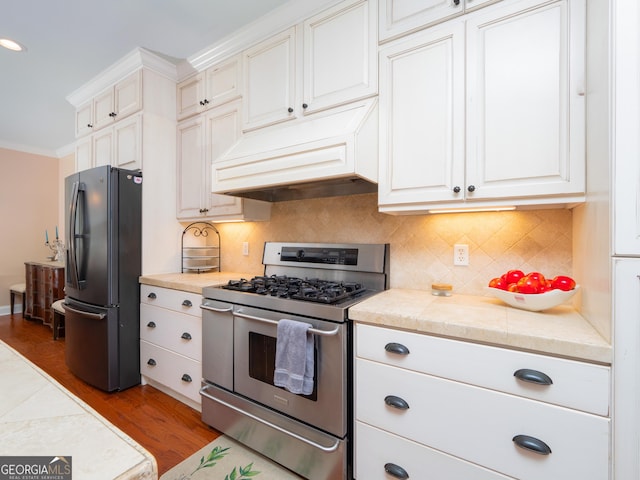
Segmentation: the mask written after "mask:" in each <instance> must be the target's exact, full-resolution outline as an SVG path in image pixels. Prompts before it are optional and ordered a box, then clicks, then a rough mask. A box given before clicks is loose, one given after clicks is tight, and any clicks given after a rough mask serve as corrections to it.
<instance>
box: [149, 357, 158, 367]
mask: <svg viewBox="0 0 640 480" xmlns="http://www.w3.org/2000/svg"><path fill="white" fill-rule="evenodd" d="M147 365H151V366H152V367H153V366H154V365H156V361H155V360H154V359H153V358H150V359H149V360H147Z"/></svg>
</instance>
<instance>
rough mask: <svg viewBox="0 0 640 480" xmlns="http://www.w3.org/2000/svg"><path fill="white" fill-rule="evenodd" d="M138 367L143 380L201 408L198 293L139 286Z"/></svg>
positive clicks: (200, 322)
mask: <svg viewBox="0 0 640 480" xmlns="http://www.w3.org/2000/svg"><path fill="white" fill-rule="evenodd" d="M140 297H141V304H140V370H141V374H142V379H143V383H149V384H150V385H152V386H154V387H156V388H158V389H159V390H161V391H163V392H165V393H167V394H168V395H171V396H172V397H174V398H176V399H178V400H180V401H182V402H183V403H186V404H187V405H189V406H191V407H192V408H195V409H196V410H200V403H201V402H200V394H199V390H200V382H201V380H202V313H201V311H200V303H201V296H200V295H197V294H194V293H189V292H183V291H180V290H171V289H167V288H162V287H154V286H150V285H141V286H140Z"/></svg>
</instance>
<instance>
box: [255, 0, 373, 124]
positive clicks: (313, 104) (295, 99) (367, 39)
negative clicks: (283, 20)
mask: <svg viewBox="0 0 640 480" xmlns="http://www.w3.org/2000/svg"><path fill="white" fill-rule="evenodd" d="M376 5H377V3H376V1H375V0H373V1H371V0H370V1H366V0H355V1H354V0H350V1H347V2H342V3H340V4H338V5H335V6H334V7H332V8H330V9H328V10H325V11H323V12H322V13H320V14H318V15H316V16H314V17H312V18H310V19H308V20H306V21H305V22H304V23H303V24H301V25H296V26H294V27H291V28H289V29H288V30H286V31H284V32H281V33H279V34H277V35H274V36H272V37H270V38H269V39H267V40H265V41H263V42H261V43H259V44H257V45H256V46H254V47H252V48H250V49H248V50H246V51H245V52H244V53H243V73H244V79H245V81H244V94H243V98H244V100H245V106H244V119H243V130H245V131H248V130H253V129H256V128H259V127H264V126H267V125H273V124H275V123H280V122H284V121H287V120H292V119H295V118H298V117H300V116H302V115H305V114H309V113H313V112H316V111H319V110H324V109H326V108H329V107H332V106H337V105H340V104H343V103H347V102H350V101H354V100H357V99H360V98H364V97H367V96H370V95H374V94H375V93H376V92H377V88H378V85H377V58H376V45H377V35H376V33H377V32H376Z"/></svg>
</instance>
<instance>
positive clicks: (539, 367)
mask: <svg viewBox="0 0 640 480" xmlns="http://www.w3.org/2000/svg"><path fill="white" fill-rule="evenodd" d="M394 343H395V344H400V345H402V346H404V347H406V349H407V350H408V351H409V353H408V354H406V355H402V354H398V353H391V352H388V351H387V350H386V349H385V348H391V349H392V347H387V345H389V344H394ZM356 345H357V346H356V352H357V353H356V354H357V356H358V357H361V358H366V359H369V360H374V361H377V362H381V363H385V364H388V365H393V366H397V367H402V368H406V369H409V370H414V371H416V372H422V373H428V374H430V375H435V376H438V377H443V378H448V379H451V380H456V381H459V382H464V383H469V384H471V385H477V386H480V387H486V388H491V389H493V390H499V391H501V392H507V393H512V394H514V395H520V396H522V397H527V398H532V399H535V400H541V401H544V402H549V403H553V404H556V405H562V406H565V407H570V408H575V409H578V410H582V411H585V412H590V413H595V414H597V415H603V416H608V414H609V384H610V371H611V370H610V368H609V367H606V366H602V365H594V364H590V363H584V362H578V361H574V360H566V359H561V358H554V357H548V356H545V355H538V354H533V353H526V352H518V351H514V350H507V349H504V348H499V347H490V346H487V345H478V344H475V343H468V342H462V341H457V340H449V339H445V338H438V337H432V336H429V335H423V334H419V333H410V332H403V331H398V330H392V329H388V328H381V327H372V326H369V325H361V324H357V325H356ZM519 370H520V371H522V370H531V371H533V373H531V375H534V376H535V375H537V372H540V373H543V374H545V375H546V376H548V377H549V379H551V381H552V382H553V383H552V384H551V385H540V384H536V383H530V382H527V381H523V380H520V379H518V378H516V376H515V372H517V371H519Z"/></svg>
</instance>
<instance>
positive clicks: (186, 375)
mask: <svg viewBox="0 0 640 480" xmlns="http://www.w3.org/2000/svg"><path fill="white" fill-rule="evenodd" d="M182 381H183V382H187V383H190V382H193V380H192V379H191V376H189V374H187V373H185V374H184V375H182Z"/></svg>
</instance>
